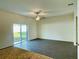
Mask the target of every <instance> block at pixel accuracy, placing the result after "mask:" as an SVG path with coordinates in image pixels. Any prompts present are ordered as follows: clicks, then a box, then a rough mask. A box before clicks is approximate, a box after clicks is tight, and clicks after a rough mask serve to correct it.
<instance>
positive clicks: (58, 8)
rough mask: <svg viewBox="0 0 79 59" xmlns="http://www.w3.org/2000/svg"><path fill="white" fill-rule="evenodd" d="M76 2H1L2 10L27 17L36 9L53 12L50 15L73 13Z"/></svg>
mask: <svg viewBox="0 0 79 59" xmlns="http://www.w3.org/2000/svg"><path fill="white" fill-rule="evenodd" d="M74 1H75V0H0V9H4V10H8V11H11V12H15V13H18V14H22V15H26V16H27V14H25V12H26V13H27V12H28V11H30V10H33V9H34V8H38V9H44V10H49V11H52V12H51V13H50V15H52V16H53V15H60V14H66V13H71V12H73V7H74V5H73V6H68V4H69V3H74Z"/></svg>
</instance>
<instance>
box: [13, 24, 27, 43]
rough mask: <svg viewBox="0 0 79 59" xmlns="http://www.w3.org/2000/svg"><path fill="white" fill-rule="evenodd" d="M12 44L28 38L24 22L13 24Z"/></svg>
mask: <svg viewBox="0 0 79 59" xmlns="http://www.w3.org/2000/svg"><path fill="white" fill-rule="evenodd" d="M13 37H14V44H17V43H21V42H23V41H26V40H27V39H28V38H27V37H28V32H27V27H26V25H25V24H13Z"/></svg>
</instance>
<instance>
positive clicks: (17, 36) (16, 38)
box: [14, 32, 26, 42]
mask: <svg viewBox="0 0 79 59" xmlns="http://www.w3.org/2000/svg"><path fill="white" fill-rule="evenodd" d="M21 33H22V40H26V32H21ZM19 40H20V32H14V41H15V42H18V41H19Z"/></svg>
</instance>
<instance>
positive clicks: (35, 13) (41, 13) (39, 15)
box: [28, 9, 47, 21]
mask: <svg viewBox="0 0 79 59" xmlns="http://www.w3.org/2000/svg"><path fill="white" fill-rule="evenodd" d="M28 14H29V15H30V16H34V17H35V20H37V21H38V20H40V19H42V18H44V17H45V16H46V15H47V13H46V10H42V9H34V10H32V12H28Z"/></svg>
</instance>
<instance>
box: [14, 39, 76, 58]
mask: <svg viewBox="0 0 79 59" xmlns="http://www.w3.org/2000/svg"><path fill="white" fill-rule="evenodd" d="M14 46H15V47H19V48H22V49H26V50H30V51H33V52H37V53H40V54H44V55H47V56H49V57H53V58H55V59H77V52H76V46H74V45H73V43H71V42H63V41H54V40H44V39H42V40H39V39H37V40H32V41H27V42H23V43H20V44H16V45H14Z"/></svg>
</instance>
